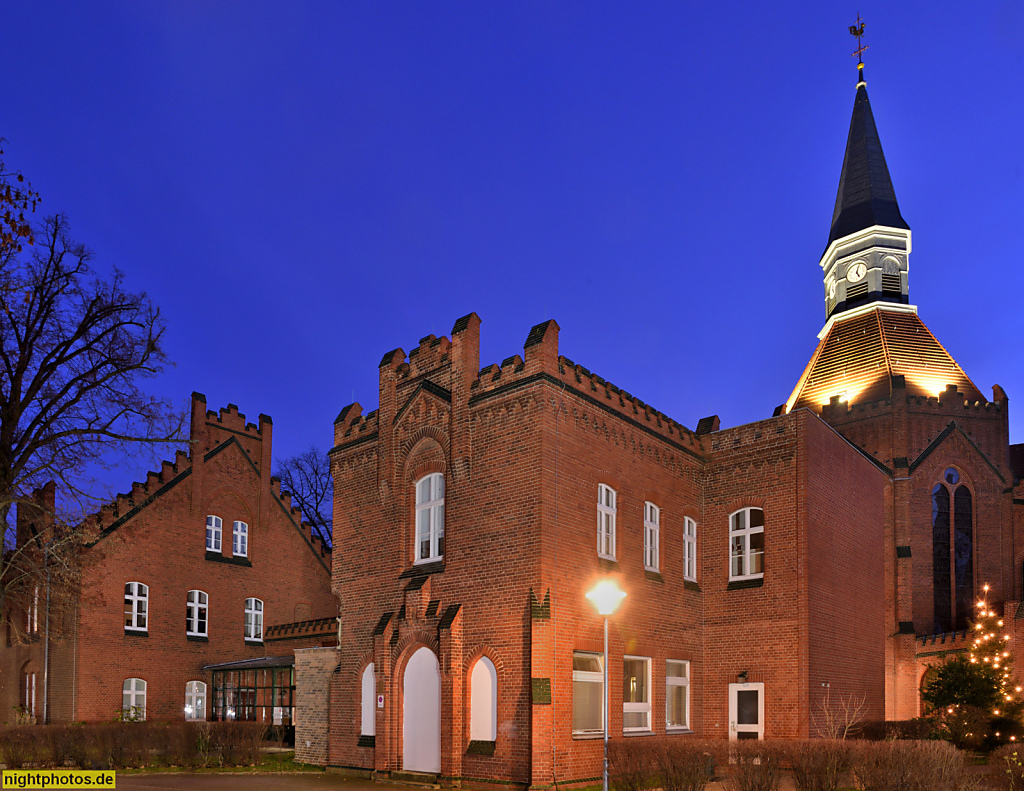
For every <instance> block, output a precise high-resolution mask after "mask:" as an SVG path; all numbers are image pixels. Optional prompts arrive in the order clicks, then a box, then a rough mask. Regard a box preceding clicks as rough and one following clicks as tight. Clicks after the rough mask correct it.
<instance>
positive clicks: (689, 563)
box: [683, 517, 697, 582]
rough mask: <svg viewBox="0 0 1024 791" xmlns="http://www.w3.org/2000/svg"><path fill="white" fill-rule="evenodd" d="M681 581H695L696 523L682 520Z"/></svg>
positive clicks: (690, 520)
mask: <svg viewBox="0 0 1024 791" xmlns="http://www.w3.org/2000/svg"><path fill="white" fill-rule="evenodd" d="M683 579H686V580H690V581H692V582H696V581H697V523H696V522H694V521H693V520H692V519H690V517H686V519H684V520H683Z"/></svg>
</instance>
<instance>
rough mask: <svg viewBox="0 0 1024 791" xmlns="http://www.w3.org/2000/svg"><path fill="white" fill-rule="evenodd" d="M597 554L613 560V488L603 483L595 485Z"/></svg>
mask: <svg viewBox="0 0 1024 791" xmlns="http://www.w3.org/2000/svg"><path fill="white" fill-rule="evenodd" d="M597 554H598V556H599V557H602V558H607V559H608V560H615V490H614V489H613V488H612V487H610V486H605V485H604V484H603V483H602V484H599V485H598V487H597Z"/></svg>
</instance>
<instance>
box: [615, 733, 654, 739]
mask: <svg viewBox="0 0 1024 791" xmlns="http://www.w3.org/2000/svg"><path fill="white" fill-rule="evenodd" d="M622 735H623V736H624V737H625V738H627V739H629V738H632V737H634V736H657V734H656V733H655V732H654V731H623V732H622Z"/></svg>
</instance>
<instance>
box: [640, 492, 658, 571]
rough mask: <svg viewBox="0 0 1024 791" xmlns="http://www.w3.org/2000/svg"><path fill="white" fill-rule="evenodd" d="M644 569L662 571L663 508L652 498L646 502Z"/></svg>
mask: <svg viewBox="0 0 1024 791" xmlns="http://www.w3.org/2000/svg"><path fill="white" fill-rule="evenodd" d="M652 516H653V519H652V518H651V517H652ZM652 561H653V563H652ZM644 569H645V570H646V571H654V572H659V573H660V571H661V508H659V507H658V506H656V505H655V504H654V503H652V502H651V501H650V500H647V501H645V502H644Z"/></svg>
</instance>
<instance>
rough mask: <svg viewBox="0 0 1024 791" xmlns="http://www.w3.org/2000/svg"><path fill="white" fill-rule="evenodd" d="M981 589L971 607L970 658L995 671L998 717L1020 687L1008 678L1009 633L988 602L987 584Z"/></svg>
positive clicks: (1010, 673)
mask: <svg viewBox="0 0 1024 791" xmlns="http://www.w3.org/2000/svg"><path fill="white" fill-rule="evenodd" d="M982 589H983V590H984V594H983V597H982V598H981V599H980V600H979V601H978V603H977V605H976V607H975V610H976V614H975V622H974V629H973V631H974V639H973V641H972V642H971V650H970V660H971V663H972V664H978V663H981V664H983V665H988V666H989V667H990V668H991V669H992V670H993V671H995V672H994V673H993V681H994V683H995V685H996V687H997V689H998V696H997V697H996V700H998V701H999V702H998V703H997V704H996V705H995V706H993V707H992V714H993V715H994V716H996V717H999V716H1001V714H1002V711H1003V710H1004V709H1007V708H1010V707H1012V706H1013V704H1014V703H1015V698H1016V696H1017V693H1019V692H1020V691H1021V688H1020V687H1019V686H1015V685H1014V684H1013V682H1012V680H1011V677H1012V667H1011V665H1012V660H1011V658H1010V652H1009V650H1007V641H1008V640H1009V639H1010V636H1009V635H1008V634H1004V633H1003V632H1002V630H1003V620H1002V619H1001V618H1000V617H999V615H998V614H997V613H996V612H995V611H994V610H993V609H992V607H991V606H989V603H988V592H989V586H988V585H985V586H983V588H982ZM996 735H997V736H998V735H999V734H998V733H997V734H996Z"/></svg>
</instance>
